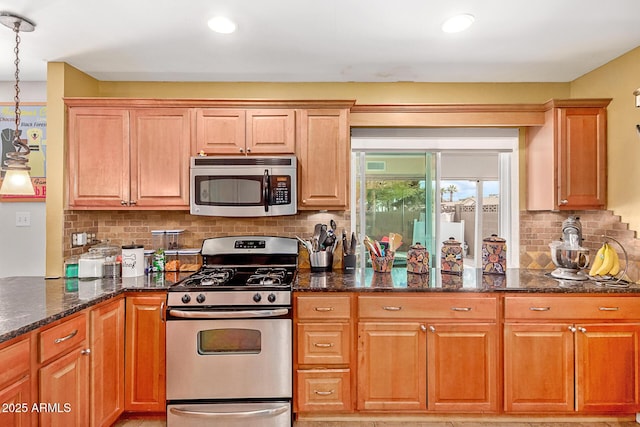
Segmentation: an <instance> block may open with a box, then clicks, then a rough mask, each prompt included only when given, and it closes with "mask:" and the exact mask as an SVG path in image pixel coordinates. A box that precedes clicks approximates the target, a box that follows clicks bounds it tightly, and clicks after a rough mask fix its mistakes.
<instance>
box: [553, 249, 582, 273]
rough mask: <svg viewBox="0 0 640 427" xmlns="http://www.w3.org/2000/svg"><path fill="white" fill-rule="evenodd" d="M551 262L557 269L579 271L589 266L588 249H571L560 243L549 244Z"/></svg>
mask: <svg viewBox="0 0 640 427" xmlns="http://www.w3.org/2000/svg"><path fill="white" fill-rule="evenodd" d="M549 247H550V248H551V260H552V261H553V263H554V264H555V265H556V267H559V268H566V269H570V270H581V269H583V268H587V266H588V265H589V249H586V248H572V247H569V246H566V245H564V244H562V243H560V244H554V243H551V244H549Z"/></svg>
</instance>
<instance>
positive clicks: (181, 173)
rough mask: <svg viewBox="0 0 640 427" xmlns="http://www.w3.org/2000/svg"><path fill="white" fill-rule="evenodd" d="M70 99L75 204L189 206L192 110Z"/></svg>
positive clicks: (70, 183)
mask: <svg viewBox="0 0 640 427" xmlns="http://www.w3.org/2000/svg"><path fill="white" fill-rule="evenodd" d="M66 102H67V105H69V110H68V159H67V166H68V168H67V170H68V177H67V178H68V201H69V207H70V208H72V209H74V208H76V209H131V208H140V209H157V208H160V207H161V208H163V209H188V207H189V156H190V154H191V145H190V144H191V134H190V133H191V120H190V110H189V109H187V108H144V109H143V108H125V107H122V108H112V107H102V106H99V100H98V101H93V102H94V103H95V104H96V105H95V106H91V105H89V106H87V105H84V104H86V101H85V102H84V103H83V105H79V106H76V105H75V103H74V101H73V100H66Z"/></svg>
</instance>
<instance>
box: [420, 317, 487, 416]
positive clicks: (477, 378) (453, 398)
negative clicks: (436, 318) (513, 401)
mask: <svg viewBox="0 0 640 427" xmlns="http://www.w3.org/2000/svg"><path fill="white" fill-rule="evenodd" d="M428 328H429V332H428V333H427V352H428V354H427V360H428V365H427V366H428V368H427V369H428V375H427V378H428V392H427V395H428V397H429V398H428V399H429V402H428V403H429V410H436V411H446V412H465V411H469V412H480V411H482V412H495V411H497V410H498V326H497V325H496V324H446V323H434V324H430V325H429V326H428Z"/></svg>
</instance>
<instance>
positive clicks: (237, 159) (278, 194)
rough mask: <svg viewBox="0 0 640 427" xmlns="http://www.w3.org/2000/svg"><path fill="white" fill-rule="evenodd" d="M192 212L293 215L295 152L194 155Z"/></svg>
mask: <svg viewBox="0 0 640 427" xmlns="http://www.w3.org/2000/svg"><path fill="white" fill-rule="evenodd" d="M190 171H191V190H190V201H191V214H192V215H207V216H226V217H260V216H278V215H294V214H296V213H297V211H298V204H297V191H296V189H297V184H296V174H297V162H296V157H295V156H264V157H253V156H208V157H192V158H191V168H190Z"/></svg>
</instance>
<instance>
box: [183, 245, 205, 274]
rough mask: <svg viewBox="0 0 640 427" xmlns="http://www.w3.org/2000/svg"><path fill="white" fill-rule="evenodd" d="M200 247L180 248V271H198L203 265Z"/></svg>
mask: <svg viewBox="0 0 640 427" xmlns="http://www.w3.org/2000/svg"><path fill="white" fill-rule="evenodd" d="M200 258H201V257H200V249H179V250H178V261H180V271H198V270H199V269H200V267H201V266H202V261H201V259H200Z"/></svg>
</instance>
